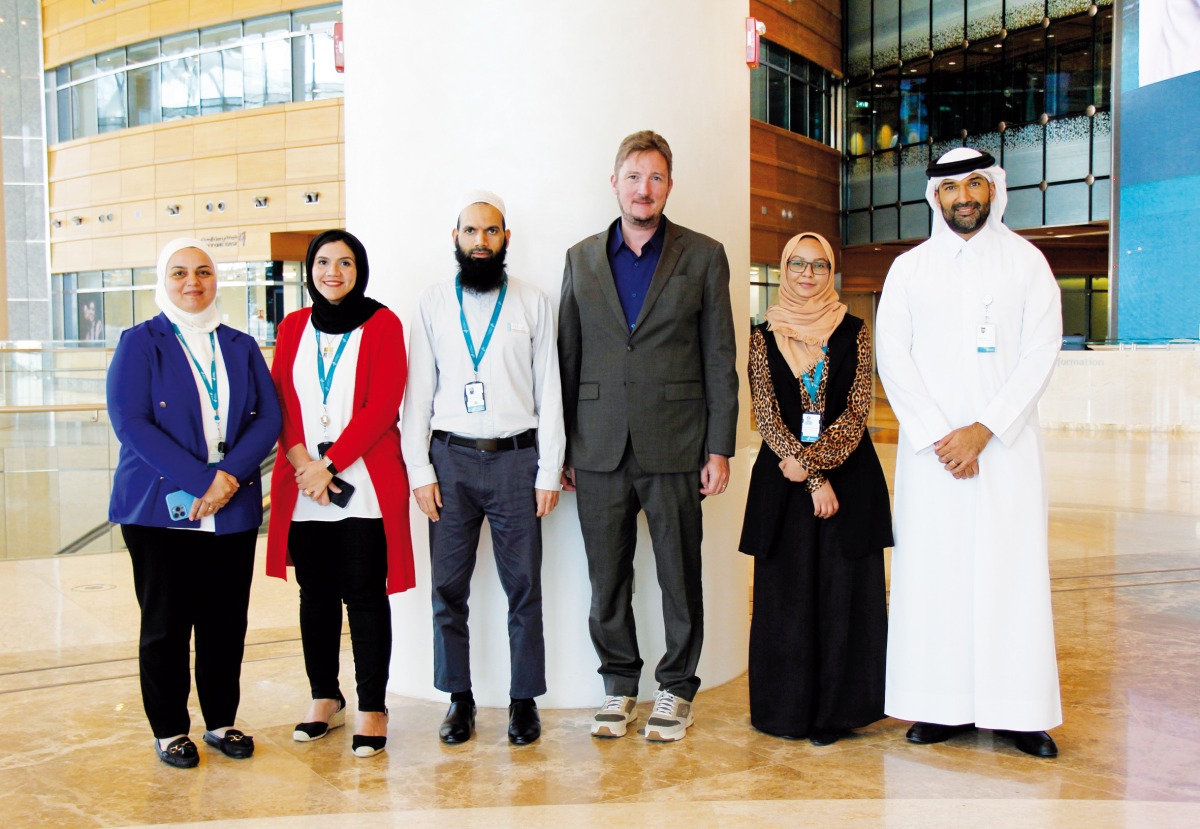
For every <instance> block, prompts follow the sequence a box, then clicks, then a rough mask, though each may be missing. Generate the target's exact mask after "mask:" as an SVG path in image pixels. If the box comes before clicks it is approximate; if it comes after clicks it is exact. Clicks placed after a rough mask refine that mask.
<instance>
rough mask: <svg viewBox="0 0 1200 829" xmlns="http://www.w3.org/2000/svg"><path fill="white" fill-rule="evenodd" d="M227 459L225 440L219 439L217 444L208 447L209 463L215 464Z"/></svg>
mask: <svg viewBox="0 0 1200 829" xmlns="http://www.w3.org/2000/svg"><path fill="white" fill-rule="evenodd" d="M223 460H225V441H223V440H220V441H217V443H216V445H215V446H209V447H208V465H209V466H215V465H216V464H219V463H220V462H221V461H223Z"/></svg>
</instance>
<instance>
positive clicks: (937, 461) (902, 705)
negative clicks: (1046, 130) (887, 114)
mask: <svg viewBox="0 0 1200 829" xmlns="http://www.w3.org/2000/svg"><path fill="white" fill-rule="evenodd" d="M927 172H928V174H929V176H930V180H929V186H928V189H927V191H926V198H927V200H928V201H929V204H930V206H931V207H932V208H933V234H932V236H931V237H930V238H929V239H928V240H927V241H925V242H923V243H922V244H920V245H918V246H917V247H916V248H914V249H912V250H910V251H908V252H907V253H904V254H902V255H901V256H899V257H897V258H896V261H895V262H894V263H893V265H892V268H891V271H890V272H889V273H888V276H887V281H886V282H885V283H884V288H883V297H882V300H881V301H880V305H879V314H878V319H877V325H876V337H877V353H878V355H879V356H878V360H879V375H880V377H881V378H882V380H883V384H884V387H885V388H886V390H887V396H888V401H889V402H890V403H891V405H892V408H893V410H894V411H895V413H896V417H897V418H898V419H899V421H900V438H899V442H898V445H897V447H896V487H895V501H896V503H895V536H896V545H895V547H894V548H893V553H892V580H891V611H890V622H889V635H888V654H887V690H886V698H885V703H884V710H885V711H886V712H887V714H888V715H889V716H893V717H897V718H899V719H904V720H913V721H915V724H914V725H913V726H912V728H910V729H909V731H908V739H909V740H910V741H911V742H914V743H937V742H942V741H943V740H946V739H949V738H950V737H952V736H954V735H955V734H957V733H960V732H962V731H966V730H968V729H972V728H975V727H976V726H978V727H981V728H991V729H995V730H996V731H997V733H998V734H1000V735H1002V736H1004V737H1007V738H1010V739H1012V740H1013V741H1014V743H1015V745H1016V747H1017V748H1019V749H1020V750H1021V751H1024V752H1026V753H1027V754H1032V755H1034V756H1037V757H1054V756H1056V755H1057V753H1058V748H1057V746H1056V745H1055V743H1054V740H1053V739H1052V738H1051V737H1050V735H1049V734H1047V733H1046V731H1047V730H1048V729H1051V728H1054V727H1055V726H1057V725H1059V724H1061V722H1062V708H1061V704H1060V701H1059V688H1058V665H1057V661H1056V657H1055V652H1054V620H1053V616H1052V613H1051V607H1050V576H1049V565H1048V555H1047V524H1048V517H1047V495H1046V470H1045V461H1044V455H1043V451H1042V437H1041V430H1040V427H1039V425H1038V415H1037V404H1038V399H1039V398H1040V397H1041V395H1042V392H1043V391H1044V390H1045V388H1046V384H1047V383H1048V381H1049V379H1050V374H1051V372H1052V370H1053V368H1054V363H1055V360H1056V358H1057V355H1058V350H1059V348H1060V346H1061V343H1062V313H1061V307H1060V306H1061V302H1060V297H1059V290H1058V285H1057V283H1056V282H1055V280H1054V275H1053V274H1052V273H1051V272H1050V267H1049V265H1047V264H1046V260H1045V257H1043V256H1042V254H1041V253H1040V252H1039V251H1038V250H1037V249H1036V248H1035V247H1034V246H1033V245H1032V244H1030V243H1029V242H1028V241H1026V240H1025V239H1023V238H1021V237H1020V236H1018V235H1017V234H1016V233H1014V232H1012V231H1011V230H1009V229H1008V228H1007V227H1005V226H1004V225H1003V224H1002V223H1001V219H1002V217H1003V215H1004V207H1005V204H1006V203H1007V191H1006V189H1005V176H1004V170H1002V169H1001V168H1000V167H999V166H998V165H996V163H995V160H994V159H993V158H992V157H991V156H990V155H987V154H986V153H980V152H978V151H976V150H972V149H969V148H965V147H964V148H959V149H956V150H952V151H951V152H949V153H946V154H945V155H943V156H942V157H941V158H940V159H938V161H937V162H936V163H934V164H931V165H930V167H929V169H928V171H927Z"/></svg>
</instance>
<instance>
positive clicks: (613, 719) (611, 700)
mask: <svg viewBox="0 0 1200 829" xmlns="http://www.w3.org/2000/svg"><path fill="white" fill-rule="evenodd" d="M636 706H637V697H605V698H604V704H603V705H601V706H600V710H599V711H597V712H596V716H594V717H592V736H593V737H624V736H625V730H626V728H627V727H628V725H629V724H630V723H631V722H633V721H634V720H636V719H637V708H636Z"/></svg>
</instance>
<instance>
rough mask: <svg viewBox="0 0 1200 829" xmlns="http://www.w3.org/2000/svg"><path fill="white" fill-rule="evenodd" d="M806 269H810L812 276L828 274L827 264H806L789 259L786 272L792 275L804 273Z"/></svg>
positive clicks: (800, 260) (798, 260) (801, 260)
mask: <svg viewBox="0 0 1200 829" xmlns="http://www.w3.org/2000/svg"><path fill="white" fill-rule="evenodd" d="M806 268H812V272H813V276H825V274H827V273H829V263H828V262H806V261H805V260H803V259H789V260H788V270H789V271H791V272H792V273H804V271H805V269H806Z"/></svg>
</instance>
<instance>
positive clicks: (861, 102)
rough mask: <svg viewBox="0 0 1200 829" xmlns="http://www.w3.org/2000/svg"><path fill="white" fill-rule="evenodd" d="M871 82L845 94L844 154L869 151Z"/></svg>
mask: <svg viewBox="0 0 1200 829" xmlns="http://www.w3.org/2000/svg"><path fill="white" fill-rule="evenodd" d="M871 89H872V86H871V82H870V81H868V82H866V83H861V84H858V85H857V86H852V87H850V89H849V90H847V94H846V152H848V153H850V154H851V155H863V154H865V153H869V152H870V151H871V132H872V130H871Z"/></svg>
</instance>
